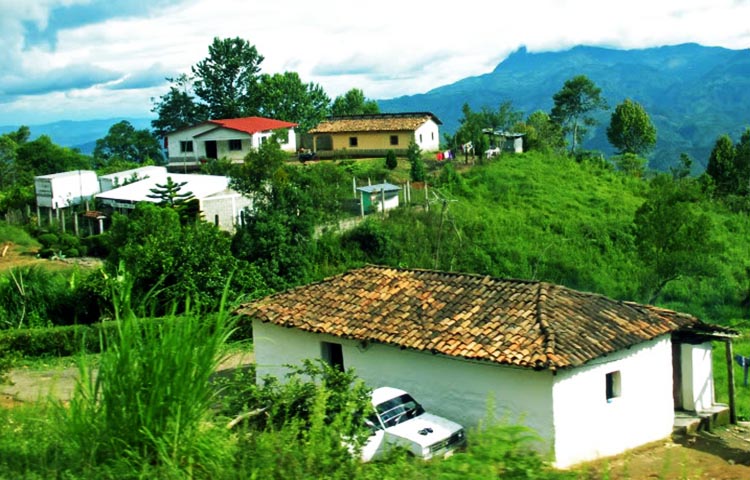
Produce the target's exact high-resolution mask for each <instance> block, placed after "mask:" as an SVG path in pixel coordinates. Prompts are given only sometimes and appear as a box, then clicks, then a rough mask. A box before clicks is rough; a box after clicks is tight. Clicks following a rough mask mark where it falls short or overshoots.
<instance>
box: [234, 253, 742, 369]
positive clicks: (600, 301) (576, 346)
mask: <svg viewBox="0 0 750 480" xmlns="http://www.w3.org/2000/svg"><path fill="white" fill-rule="evenodd" d="M237 313H238V314H241V315H248V316H251V317H255V318H257V319H259V320H261V321H263V322H271V323H274V324H276V325H280V326H285V327H294V328H298V329H300V330H305V331H309V332H318V333H327V334H330V335H335V336H338V337H343V338H350V339H355V340H359V341H365V342H379V343H383V344H389V345H395V346H399V347H402V348H410V349H415V350H422V351H428V352H432V353H437V354H443V355H448V356H455V357H462V358H467V359H473V360H485V361H489V362H494V363H499V364H506V365H516V366H519V367H527V368H535V369H550V370H556V369H561V368H570V367H575V366H579V365H583V364H585V363H586V362H588V361H590V360H593V359H595V358H598V357H601V356H604V355H607V354H609V353H612V352H616V351H618V350H622V349H625V348H628V347H630V346H633V345H636V344H638V343H641V342H644V341H647V340H651V339H653V338H655V337H658V336H660V335H664V334H668V333H671V332H675V331H678V330H679V331H690V332H693V333H698V334H708V335H711V334H720V335H733V334H735V333H736V332H734V331H732V330H731V329H728V328H724V327H719V326H715V325H709V324H706V323H703V322H701V321H700V320H698V319H697V318H695V317H693V316H691V315H687V314H682V313H677V312H674V311H671V310H665V309H661V308H657V307H652V306H647V305H639V304H636V303H632V302H621V301H617V300H613V299H610V298H607V297H604V296H602V295H597V294H592V293H585V292H579V291H576V290H572V289H569V288H566V287H563V286H559V285H553V284H549V283H545V282H532V281H522V280H505V279H498V278H493V277H487V276H481V275H471V274H461V273H449V272H439V271H432V270H418V269H398V268H389V267H381V266H372V265H371V266H366V267H363V268H359V269H356V270H352V271H349V272H346V273H343V274H341V275H337V276H334V277H331V278H328V279H326V280H323V281H320V282H317V283H313V284H310V285H306V286H302V287H298V288H295V289H292V290H288V291H286V292H282V293H277V294H275V295H271V296H269V297H266V298H264V299H261V300H259V301H256V302H252V303H248V304H245V305H242V306H240V307H239V308H238V310H237Z"/></svg>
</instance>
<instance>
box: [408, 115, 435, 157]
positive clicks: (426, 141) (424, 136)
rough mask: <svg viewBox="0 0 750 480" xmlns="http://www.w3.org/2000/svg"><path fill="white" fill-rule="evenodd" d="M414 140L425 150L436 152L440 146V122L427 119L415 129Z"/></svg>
mask: <svg viewBox="0 0 750 480" xmlns="http://www.w3.org/2000/svg"><path fill="white" fill-rule="evenodd" d="M414 141H415V142H416V143H417V145H419V148H421V149H422V150H424V151H427V152H434V151H437V150H438V149H439V148H440V131H439V128H438V124H437V123H435V122H434V121H433V120H427V121H426V122H425V123H423V124H422V125H421V126H420V127H419V128H417V129H416V130H415V131H414Z"/></svg>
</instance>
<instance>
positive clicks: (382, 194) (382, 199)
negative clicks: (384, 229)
mask: <svg viewBox="0 0 750 480" xmlns="http://www.w3.org/2000/svg"><path fill="white" fill-rule="evenodd" d="M380 212H381V213H382V214H383V218H385V182H384V183H383V188H382V189H381V190H380Z"/></svg>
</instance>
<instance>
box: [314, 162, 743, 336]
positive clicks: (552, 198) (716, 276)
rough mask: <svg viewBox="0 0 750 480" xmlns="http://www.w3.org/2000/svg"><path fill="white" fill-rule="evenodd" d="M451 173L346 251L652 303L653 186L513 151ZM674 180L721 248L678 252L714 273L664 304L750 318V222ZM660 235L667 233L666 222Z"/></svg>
mask: <svg viewBox="0 0 750 480" xmlns="http://www.w3.org/2000/svg"><path fill="white" fill-rule="evenodd" d="M451 171H452V167H442V168H441V169H439V170H437V171H436V172H435V174H436V176H437V182H436V184H437V186H436V187H435V188H434V190H433V192H432V193H431V194H430V196H431V198H433V199H434V200H433V201H432V202H431V203H430V209H429V212H425V211H424V210H423V209H422V208H412V209H400V210H398V211H395V212H394V213H392V214H391V215H390V216H389V217H388V219H387V220H385V221H383V222H382V223H381V221H379V220H372V221H370V222H366V223H365V224H364V225H362V226H360V227H358V228H357V229H355V230H354V231H352V232H349V233H347V234H345V235H344V238H343V240H342V244H341V250H342V251H343V252H345V254H344V256H346V257H348V258H349V259H353V260H358V261H366V262H372V263H386V264H391V265H402V266H408V267H419V268H436V269H441V270H453V271H463V272H473V273H480V274H488V275H493V276H498V277H514V278H522V279H531V280H542V281H548V282H553V283H558V284H563V285H566V286H569V287H572V288H576V289H580V290H585V291H592V292H598V293H601V294H605V295H608V296H611V297H614V298H618V299H624V300H636V301H641V302H646V301H648V300H650V298H651V297H650V296H649V294H648V291H647V289H646V288H645V285H646V283H645V282H646V280H645V279H646V278H648V277H649V275H650V274H651V273H652V272H651V271H650V270H651V269H653V267H652V266H650V265H648V264H647V262H646V261H645V259H643V258H641V255H640V254H639V250H638V248H637V237H638V233H637V227H636V225H635V223H634V219H635V216H636V211H637V210H638V208H639V207H640V206H641V205H642V204H643V202H644V201H646V199H647V198H650V196H652V195H653V194H654V192H653V191H652V190H654V189H655V187H653V186H652V185H653V184H654V181H653V180H651V181H649V180H643V179H638V178H633V177H629V176H626V175H624V174H622V173H619V172H615V171H612V170H610V169H609V168H607V167H606V166H605V167H603V166H600V165H595V164H591V163H577V162H576V161H575V160H572V159H569V158H566V157H555V156H553V157H549V156H543V155H541V154H536V153H533V154H523V155H514V156H504V157H502V158H501V159H500V160H498V161H494V162H493V163H491V164H489V165H482V166H475V167H472V168H471V169H469V170H467V171H466V172H464V173H462V174H458V175H456V174H455V173H454V174H449V172H451ZM669 182H674V185H675V188H678V189H679V188H684V189H686V191H687V190H690V191H696V192H698V193H697V195H698V198H694V199H692V200H690V201H689V202H686V203H684V204H681V206H680V207H679V208H682V209H687V210H689V211H690V212H692V214H694V217H695V218H702V219H704V220H705V222H706V226H705V227H701V228H702V229H703V230H705V231H706V232H707V241H708V246H709V247H710V249H709V250H710V252H709V253H705V254H703V253H700V254H699V253H698V252H695V253H693V252H691V250H690V248H691V246H690V245H685V246H684V247H685V248H687V250H686V251H684V250H683V251H681V252H677V253H675V255H682V257H675V258H678V263H679V262H681V261H684V262H685V263H686V264H688V263H691V262H692V261H693V260H694V259H691V258H690V257H698V261H697V263H698V264H699V265H700V266H701V268H703V267H705V269H704V271H701V272H698V273H696V272H695V271H693V272H686V273H684V274H682V275H679V276H678V278H676V279H674V280H672V281H669V282H668V283H667V285H666V286H665V288H664V289H663V290H662V291H661V292H660V293H659V295H658V296H657V297H656V299H655V303H658V304H661V305H664V306H667V307H672V308H676V309H679V310H682V311H686V312H689V313H693V314H696V315H699V316H700V317H701V318H704V319H706V320H709V321H716V322H722V323H736V322H738V321H739V320H741V319H743V318H747V314H746V312H743V309H742V306H741V303H742V302H743V299H746V298H747V296H748V290H749V289H750V274H749V273H748V268H750V242H748V240H747V239H748V238H750V218H748V215H747V213H734V212H732V211H730V210H729V209H728V208H727V207H725V206H724V205H723V204H722V203H720V202H718V201H716V200H712V199H710V198H708V197H706V196H705V195H703V194H702V193H700V191H699V183H698V180H696V179H686V180H681V181H673V180H671V179H670V180H669ZM443 200H444V201H443ZM668 220H669V219H667V221H668ZM654 228H656V231H657V238H659V235H661V231H662V230H661V229H662V226H661V225H658V224H657V225H655V226H654ZM667 228H668V227H666V226H665V227H663V229H664V230H663V231H664V236H667V235H669V234H668V233H667ZM681 228H683V227H681ZM690 241H691V240H690V239H688V240H686V242H690ZM669 248H677V249H680V248H681V246H680V245H677V246H676V247H674V246H673V247H669ZM696 248H697V247H696ZM325 263H326V264H330V263H329V262H327V261H326V262H325ZM652 293H653V292H652ZM745 301H746V300H745Z"/></svg>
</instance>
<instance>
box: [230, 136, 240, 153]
mask: <svg viewBox="0 0 750 480" xmlns="http://www.w3.org/2000/svg"><path fill="white" fill-rule="evenodd" d="M227 143H228V144H229V145H228V148H229V151H230V152H238V151H242V140H241V139H239V138H231V139H229V140H228V141H227Z"/></svg>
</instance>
